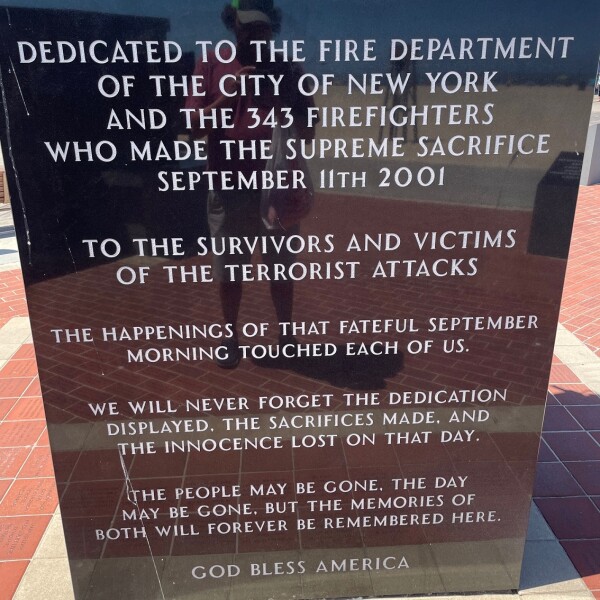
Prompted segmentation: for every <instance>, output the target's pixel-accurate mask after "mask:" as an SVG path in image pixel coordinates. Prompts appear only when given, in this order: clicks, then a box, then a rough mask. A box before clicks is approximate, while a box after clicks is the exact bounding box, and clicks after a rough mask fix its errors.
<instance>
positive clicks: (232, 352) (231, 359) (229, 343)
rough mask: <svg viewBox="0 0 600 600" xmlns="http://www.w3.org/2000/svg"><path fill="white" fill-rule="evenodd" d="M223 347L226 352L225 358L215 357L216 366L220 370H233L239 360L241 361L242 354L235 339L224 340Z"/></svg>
mask: <svg viewBox="0 0 600 600" xmlns="http://www.w3.org/2000/svg"><path fill="white" fill-rule="evenodd" d="M223 346H224V347H225V349H226V350H227V356H226V357H225V358H219V357H217V360H216V363H217V366H219V367H221V369H235V368H236V367H237V366H238V365H239V364H240V360H242V353H241V351H240V345H239V343H238V341H237V339H236V338H230V339H228V340H225V343H224V344H223Z"/></svg>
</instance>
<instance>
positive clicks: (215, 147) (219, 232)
mask: <svg viewBox="0 0 600 600" xmlns="http://www.w3.org/2000/svg"><path fill="white" fill-rule="evenodd" d="M221 17H222V19H223V22H224V24H225V26H226V27H227V28H228V29H229V30H231V31H233V32H234V34H235V38H236V55H235V58H233V60H230V59H231V58H232V57H231V55H229V56H227V57H225V60H223V58H224V57H220V58H221V59H222V60H221V61H219V60H217V57H216V56H215V54H214V53H211V54H209V55H208V56H207V60H206V61H205V62H203V61H202V60H200V61H198V63H197V65H196V69H195V71H194V74H195V75H201V76H203V82H204V89H205V90H206V95H205V96H196V97H194V96H190V97H189V99H188V102H187V105H186V106H187V108H194V109H198V110H199V111H201V112H202V113H203V114H205V115H209V114H213V111H214V109H217V111H218V110H220V109H231V110H232V113H233V127H230V128H225V127H209V128H207V127H204V128H202V129H201V128H200V127H199V124H200V116H199V113H198V112H197V111H196V112H195V114H194V117H193V121H192V123H193V124H194V125H195V126H196V127H195V131H194V133H195V135H197V136H199V137H202V136H205V135H206V136H207V137H208V140H207V147H208V169H209V170H214V171H221V170H225V171H231V172H232V173H233V175H234V176H233V179H232V180H233V181H235V180H236V179H237V177H236V176H237V174H238V173H243V174H244V175H250V174H251V173H252V172H254V171H261V170H263V169H264V168H265V164H266V160H265V159H264V158H262V159H261V157H260V156H257V157H256V158H248V154H250V153H249V152H247V151H246V153H245V155H242V154H241V152H240V148H239V146H238V143H239V142H240V141H243V143H244V147H245V148H247V147H248V145H250V144H251V143H252V140H255V141H258V140H271V138H272V135H273V127H272V125H269V124H265V120H266V119H267V115H268V114H269V113H270V111H272V110H273V109H274V108H275V109H276V110H277V109H281V107H282V106H286V107H289V108H290V109H291V114H292V116H293V119H294V126H295V128H296V131H297V132H299V134H300V135H302V136H303V137H305V136H306V132H307V131H308V128H307V127H306V107H307V106H308V105H309V103H310V101H309V100H308V99H307V98H305V97H302V96H300V95H299V94H297V93H293V90H297V86H293V85H290V83H291V82H293V79H294V77H297V76H298V74H297V71H295V67H292V66H291V65H289V63H283V62H281V63H275V64H273V63H267V64H262V63H261V64H259V63H258V62H257V55H256V45H255V44H253V43H252V42H253V41H269V40H270V39H271V37H272V35H273V34H274V33H277V32H278V31H279V28H280V24H281V13H280V11H279V10H278V9H276V8H274V6H273V0H233V1H232V3H231V5H227V6H225V8H224V9H223V13H222V15H221ZM263 54H265V53H264V52H263ZM266 54H268V53H266ZM228 60H230V62H227V61H228ZM274 68H276V69H277V70H278V71H281V72H282V73H283V75H284V77H283V78H282V85H281V86H280V88H279V96H277V97H276V96H275V95H274V93H273V92H274V88H273V86H271V88H270V90H268V89H267V88H266V86H261V89H260V90H259V93H258V94H256V93H255V91H256V90H255V89H254V87H253V86H247V87H244V89H243V90H242V83H243V80H244V79H245V78H246V79H247V78H248V76H250V75H252V74H256V75H258V74H261V73H262V71H263V70H264V69H274ZM231 75H235V77H231ZM224 76H227V77H225V79H223V77H224ZM265 79H266V78H265ZM222 80H223V82H224V83H223V85H224V86H227V87H224V90H223V91H224V92H225V94H224V93H222V90H221V89H220V87H219V86H220V82H221V81H222ZM285 90H287V93H286V92H285ZM236 92H237V93H236ZM256 116H258V118H259V120H260V124H258V125H257V119H256ZM208 122H211V121H210V120H209V121H208ZM231 140H234V143H229V141H231ZM222 142H225V143H222ZM208 223H209V227H210V232H211V236H212V238H213V241H214V242H216V241H218V240H220V241H222V242H223V243H226V241H227V239H229V238H231V237H243V236H247V237H249V238H252V237H255V236H259V235H262V236H282V235H285V234H292V233H297V232H298V228H297V227H292V228H290V229H288V230H287V231H283V230H282V229H273V230H272V229H267V228H266V227H265V225H264V223H263V222H262V219H261V218H260V190H236V191H225V190H215V191H210V192H209V196H208ZM284 246H285V245H284ZM263 260H264V261H265V263H267V264H269V263H271V264H272V263H274V262H278V263H283V264H289V262H291V256H290V255H289V253H288V252H286V251H285V249H283V250H281V251H280V252H279V253H277V254H276V253H274V251H269V252H267V253H265V254H264V255H263ZM250 261H251V253H250V252H246V253H244V254H235V255H234V254H228V253H224V254H221V255H217V256H214V264H213V267H214V273H215V277H216V278H217V279H218V280H219V295H220V300H221V308H222V311H223V317H224V320H225V322H226V323H227V324H230V325H231V326H232V329H233V331H234V335H233V337H232V338H230V339H228V340H227V341H226V342H225V347H226V349H227V357H226V358H219V359H217V364H218V365H219V366H221V367H223V368H234V367H236V366H237V365H238V363H239V361H240V349H239V345H238V337H237V321H238V314H239V309H240V304H241V299H242V283H241V281H238V280H237V279H238V278H239V276H238V277H235V276H234V275H232V273H233V272H235V273H238V272H239V269H228V268H227V266H228V265H240V264H246V263H249V262H250ZM270 287H271V298H272V301H273V305H274V307H275V312H276V315H277V320H278V322H279V323H282V322H289V321H291V317H292V305H293V283H292V282H291V281H271V282H270ZM293 342H294V341H293V339H285V337H283V336H280V339H279V343H280V344H285V343H293Z"/></svg>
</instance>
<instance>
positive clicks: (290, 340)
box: [279, 335, 299, 346]
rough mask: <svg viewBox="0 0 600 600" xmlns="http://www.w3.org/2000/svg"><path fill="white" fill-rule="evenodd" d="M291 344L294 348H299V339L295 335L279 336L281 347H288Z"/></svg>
mask: <svg viewBox="0 0 600 600" xmlns="http://www.w3.org/2000/svg"><path fill="white" fill-rule="evenodd" d="M288 344H291V345H292V346H297V345H298V344H299V342H298V339H297V338H296V336H294V335H280V336H279V345H280V346H287V345H288Z"/></svg>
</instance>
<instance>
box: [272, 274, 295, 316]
mask: <svg viewBox="0 0 600 600" xmlns="http://www.w3.org/2000/svg"><path fill="white" fill-rule="evenodd" d="M271 299H272V300H273V306H274V307H275V314H276V315H277V321H278V322H279V323H289V322H290V321H291V320H292V309H293V306H294V282H293V281H271Z"/></svg>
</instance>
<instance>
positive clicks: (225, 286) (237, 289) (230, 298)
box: [217, 281, 242, 369]
mask: <svg viewBox="0 0 600 600" xmlns="http://www.w3.org/2000/svg"><path fill="white" fill-rule="evenodd" d="M219 297H220V299H221V309H222V311H223V319H224V320H225V323H229V324H231V326H232V328H233V337H232V338H230V339H228V340H225V343H224V346H225V348H226V349H227V356H226V357H225V358H217V364H218V365H219V366H220V367H222V368H224V369H234V368H235V367H237V366H238V364H239V362H240V359H241V354H240V348H239V345H238V334H237V321H238V315H239V313H240V303H241V301H242V283H241V282H240V281H221V283H220V284H219Z"/></svg>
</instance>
